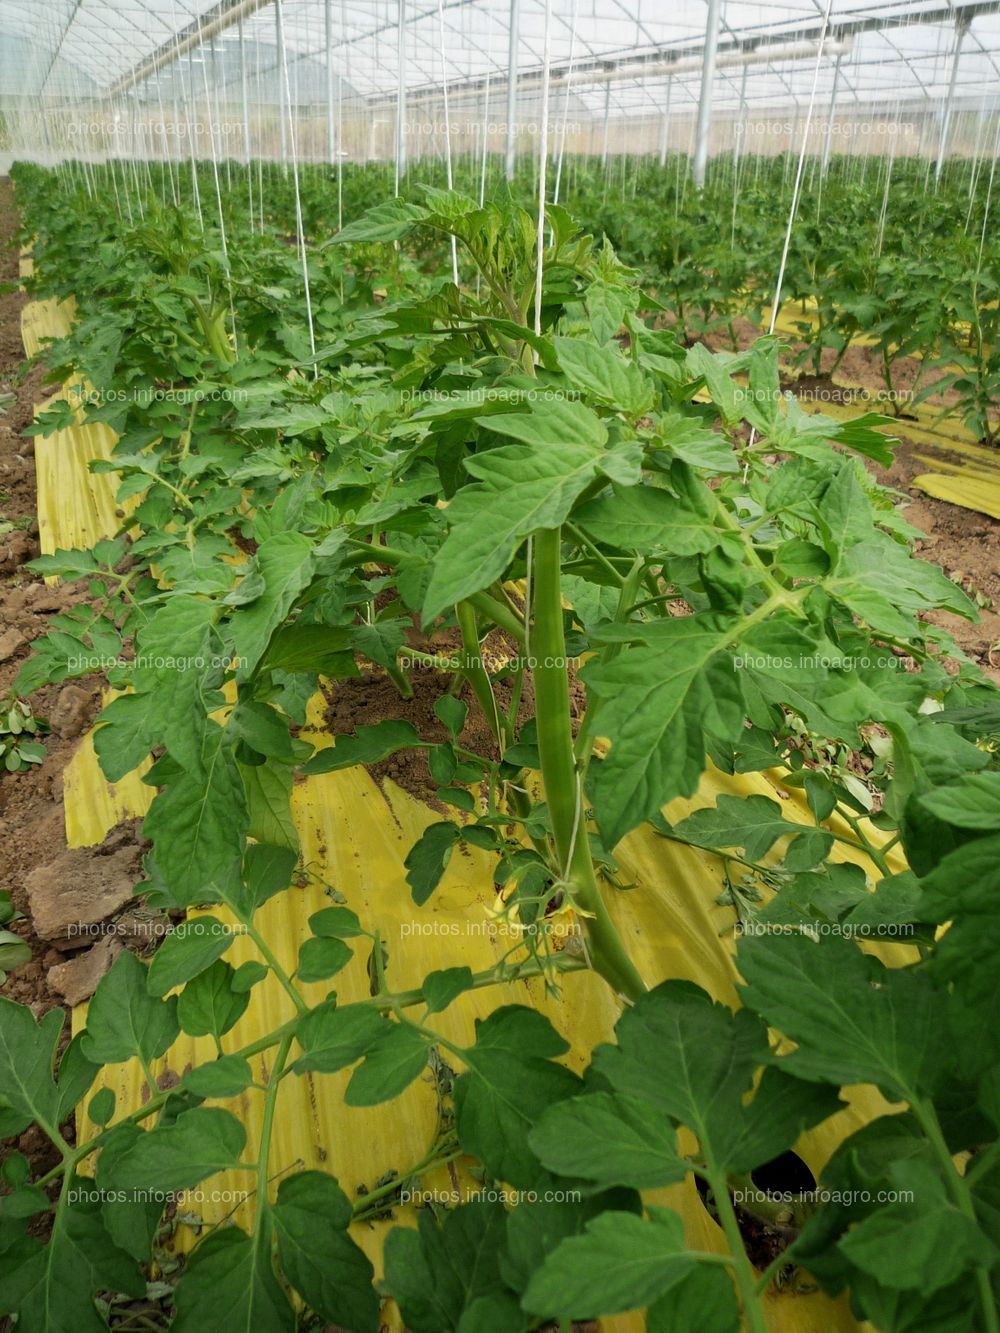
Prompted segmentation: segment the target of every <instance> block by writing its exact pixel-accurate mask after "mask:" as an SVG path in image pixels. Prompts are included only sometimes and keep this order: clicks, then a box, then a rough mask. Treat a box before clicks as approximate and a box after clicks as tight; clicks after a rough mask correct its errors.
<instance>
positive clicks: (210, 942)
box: [146, 916, 234, 996]
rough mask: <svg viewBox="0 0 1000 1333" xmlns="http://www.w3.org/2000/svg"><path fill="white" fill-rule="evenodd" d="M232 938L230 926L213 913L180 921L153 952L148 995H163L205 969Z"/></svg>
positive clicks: (220, 955) (222, 952)
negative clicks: (212, 914)
mask: <svg viewBox="0 0 1000 1333" xmlns="http://www.w3.org/2000/svg"><path fill="white" fill-rule="evenodd" d="M233 939H234V936H233V933H232V931H231V930H230V928H229V927H228V926H226V925H224V924H223V923H222V922H221V921H219V920H218V919H217V918H216V917H214V916H195V917H191V919H190V920H188V921H182V922H180V924H179V925H176V926H175V927H174V928H173V930H172V931H171V932H170V934H169V935H167V936H166V937H165V938H164V940H163V942H162V944H161V945H160V947H159V948H158V949H157V951H156V953H155V954H154V955H153V961H152V962H151V963H150V965H149V971H148V973H147V976H146V988H147V990H148V991H149V993H150V995H158V996H164V995H166V994H167V993H168V992H169V991H172V990H173V989H174V987H175V986H183V985H184V983H185V982H186V981H190V980H191V978H192V977H196V976H198V974H199V973H200V972H204V971H205V969H206V968H209V967H211V966H212V964H213V963H214V962H215V960H216V959H217V958H221V957H222V955H223V954H224V953H225V952H226V950H227V949H228V948H229V946H230V945H231V944H232V942H233Z"/></svg>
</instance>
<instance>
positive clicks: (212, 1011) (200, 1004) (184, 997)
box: [154, 959, 250, 1037]
mask: <svg viewBox="0 0 1000 1333" xmlns="http://www.w3.org/2000/svg"><path fill="white" fill-rule="evenodd" d="M155 961H156V960H155V959H154V962H155ZM244 966H246V964H244ZM237 975H238V974H237V972H235V971H234V970H233V968H232V967H231V966H230V964H229V963H227V962H225V961H223V960H222V959H219V960H218V961H217V962H214V963H212V965H211V966H210V967H207V968H206V969H205V970H204V971H203V972H201V973H199V974H198V975H197V976H195V977H193V978H192V979H191V980H190V981H189V982H188V983H187V985H186V986H185V987H184V989H183V990H182V991H181V993H180V995H178V997H177V1020H178V1022H179V1023H180V1025H181V1028H182V1029H183V1030H184V1031H185V1032H187V1033H188V1034H189V1035H190V1036H192V1037H205V1036H213V1037H221V1036H223V1035H224V1034H225V1033H226V1032H228V1031H229V1029H230V1028H231V1027H233V1026H234V1025H235V1024H236V1023H238V1022H239V1020H240V1019H241V1018H242V1017H243V1015H244V1013H245V1012H246V1009H247V1006H248V1005H249V1003H250V992H249V988H247V989H244V990H238V989H237V981H236V978H237Z"/></svg>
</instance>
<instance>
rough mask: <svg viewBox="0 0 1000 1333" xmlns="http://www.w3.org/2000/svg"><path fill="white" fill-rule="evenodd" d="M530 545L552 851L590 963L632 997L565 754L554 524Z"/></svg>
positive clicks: (565, 687) (632, 976) (636, 990)
mask: <svg viewBox="0 0 1000 1333" xmlns="http://www.w3.org/2000/svg"><path fill="white" fill-rule="evenodd" d="M533 545H534V557H533V569H532V589H533V593H534V620H533V624H532V629H531V656H532V658H533V663H532V669H533V674H534V682H535V712H536V721H537V726H538V752H539V756H540V758H541V766H542V781H543V783H544V786H545V799H546V801H547V802H548V807H549V815H550V818H551V820H552V831H553V836H554V839H555V845H556V854H557V856H558V858H559V864H560V866H561V867H562V870H563V875H564V876H565V878H566V880H567V881H568V883H569V885H570V888H571V891H572V896H573V899H574V901H575V903H576V904H577V906H578V907H579V908H580V910H581V912H582V913H583V914H584V915H585V918H586V930H587V945H588V951H589V954H590V960H591V962H592V964H593V966H594V968H595V969H596V970H597V971H598V972H600V974H601V976H603V977H604V979H605V980H606V981H607V982H608V983H609V984H610V985H611V986H613V987H614V989H615V990H617V991H620V992H621V993H622V994H623V995H626V996H628V998H629V999H633V1000H634V999H636V998H637V997H638V996H640V995H641V994H642V993H643V992H644V991H645V990H646V984H645V982H644V981H643V979H642V977H641V976H640V975H639V972H638V971H637V969H636V967H635V964H634V963H633V962H632V960H631V959H630V958H629V956H628V954H627V953H626V951H625V948H624V945H623V944H622V941H621V939H620V937H619V935H618V932H617V930H616V929H615V926H614V923H613V922H612V920H611V917H610V916H609V915H608V909H607V907H606V906H605V904H604V899H603V898H602V897H601V891H600V888H599V887H598V884H597V877H596V875H595V873H594V862H593V859H592V857H591V854H590V842H589V839H588V836H587V822H586V818H585V816H584V812H583V809H582V803H583V792H582V784H581V780H580V775H579V773H578V772H577V767H576V761H575V757H574V754H573V729H572V723H571V720H570V708H569V673H568V671H567V658H566V642H565V636H564V634H563V609H562V595H561V583H560V566H559V557H560V547H561V541H560V532H559V530H558V529H555V530H543V531H539V532H536V533H535V534H534V538H533Z"/></svg>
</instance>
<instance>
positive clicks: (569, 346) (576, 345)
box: [552, 337, 653, 416]
mask: <svg viewBox="0 0 1000 1333" xmlns="http://www.w3.org/2000/svg"><path fill="white" fill-rule="evenodd" d="M552 345H553V347H554V348H555V351H556V356H557V357H558V360H559V365H560V367H561V368H562V371H563V373H564V374H565V376H566V378H567V379H568V380H569V382H570V383H571V384H572V385H573V386H574V388H576V389H579V390H580V391H581V392H582V393H584V394H586V395H587V397H589V398H596V399H597V400H598V402H602V403H606V404H607V405H608V406H609V407H613V408H615V409H617V410H618V411H622V412H627V413H629V415H630V416H641V415H642V413H643V412H648V411H649V409H650V407H651V406H652V403H653V391H652V386H651V385H650V383H649V381H648V379H647V378H646V376H645V375H644V374H643V373H642V371H640V370H639V368H638V366H637V365H635V363H634V362H632V361H626V360H625V358H624V356H622V353H621V351H620V349H619V348H618V346H617V344H614V343H608V344H606V345H605V346H604V347H596V346H595V345H594V344H593V343H592V342H590V341H589V340H588V339H586V338H559V337H556V338H553V339H552Z"/></svg>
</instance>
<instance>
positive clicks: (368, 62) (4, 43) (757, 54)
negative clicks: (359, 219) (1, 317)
mask: <svg viewBox="0 0 1000 1333" xmlns="http://www.w3.org/2000/svg"><path fill="white" fill-rule="evenodd" d="M708 10H709V6H708V3H707V0H672V3H669V4H668V3H666V0H551V23H550V29H549V54H550V60H551V67H552V72H553V87H556V88H558V87H564V88H565V87H568V86H571V87H572V90H573V93H574V95H575V96H576V97H577V98H578V99H579V103H578V105H580V106H582V107H584V108H586V109H588V110H590V111H598V110H601V109H603V108H604V106H605V104H606V102H607V103H608V104H610V106H611V108H612V109H613V110H614V112H615V113H616V114H626V115H637V116H639V115H643V114H650V113H653V112H655V110H656V109H657V108H660V107H662V105H663V102H664V98H665V96H666V87H667V84H668V82H669V85H670V95H671V98H672V99H673V103H672V104H673V106H674V107H675V109H676V110H678V111H681V110H683V109H684V108H685V107H688V108H690V107H692V106H693V105H694V104H695V103H696V102H697V99H698V93H699V86H700V72H701V64H702V53H703V49H704V45H705V40H706V18H707V14H708ZM545 12H546V4H545V0H440V3H439V0H282V3H281V15H280V17H281V23H282V27H283V39H284V46H285V51H286V53H287V57H288V61H289V64H290V65H291V67H292V79H293V81H294V92H293V97H294V98H295V99H296V100H298V101H308V100H319V99H320V98H321V97H322V96H323V95H325V84H326V76H325V70H326V60H327V41H328V35H329V37H330V43H329V45H330V50H329V59H330V63H331V65H332V68H333V71H334V75H335V77H336V78H337V79H340V80H342V81H343V87H344V90H345V93H347V94H348V95H352V96H356V97H359V98H363V99H367V100H369V101H372V102H376V103H377V102H380V101H386V102H389V101H391V100H393V99H394V98H395V97H396V96H397V92H398V87H399V83H400V41H399V16H400V13H402V14H403V20H404V25H403V26H404V32H403V41H402V52H403V60H402V69H403V80H404V82H405V86H406V89H407V91H408V92H410V93H413V94H418V93H420V92H423V91H426V92H427V93H433V94H437V93H438V92H439V91H440V89H441V86H442V79H443V77H446V78H447V81H448V85H449V88H451V89H455V90H459V89H461V88H462V87H468V88H481V87H483V86H484V85H485V83H486V81H487V80H488V79H489V80H491V81H497V82H502V83H505V82H506V80H507V74H508V59H509V36H510V29H511V21H512V14H514V15H515V16H516V43H515V45H516V59H517V70H518V77H519V81H520V83H519V91H520V92H521V94H522V95H524V94H525V93H526V92H529V91H530V89H531V84H532V82H533V81H536V82H537V80H538V79H539V77H540V71H541V69H542V66H543V60H544V43H545ZM824 20H825V5H824V4H823V3H821V0H771V2H770V3H766V4H757V3H751V0H723V2H722V12H721V22H720V28H719V39H718V63H717V70H716V78H715V86H714V94H713V101H714V104H715V106H716V107H717V108H725V107H731V108H736V107H738V106H740V105H741V103H742V104H744V105H746V106H753V105H757V106H758V107H764V106H782V105H787V106H790V107H795V106H797V105H798V104H800V103H803V102H805V101H807V100H808V99H809V97H810V94H811V91H812V88H813V81H814V78H815V77H817V50H818V43H819V40H820V38H821V37H823V51H822V53H821V55H820V59H819V62H818V63H819V68H818V78H817V83H816V88H817V92H818V94H819V95H820V96H823V95H824V93H829V92H830V90H831V89H832V87H833V83H834V80H835V79H836V80H837V81H838V95H839V96H840V97H842V98H843V99H844V100H846V101H847V102H850V101H851V100H853V101H855V102H857V103H863V104H868V105H870V104H873V103H878V104H887V103H888V104H891V103H893V102H896V101H899V102H913V101H915V100H916V101H920V102H924V103H927V102H930V103H933V102H937V101H940V100H943V99H944V97H945V96H946V94H947V92H948V88H949V85H950V82H951V78H952V72H953V69H954V71H955V91H956V93H957V95H958V96H959V97H960V98H961V99H963V101H964V103H965V104H966V105H973V106H980V107H983V108H992V107H993V106H995V105H996V104H997V103H998V101H1000V7H998V5H997V3H995V0H990V3H982V2H981V0H979V2H974V3H947V2H946V0H879V2H877V3H873V4H867V5H861V4H858V3H857V0H831V4H830V9H829V19H828V22H827V23H826V24H825V22H824ZM328 23H329V29H328V28H327V24H328ZM824 28H825V34H824ZM277 29H278V15H277V14H276V8H275V4H274V0H222V2H221V3H220V2H219V0H0V90H2V92H3V93H4V94H5V95H7V96H14V97H29V98H39V97H41V98H45V99H46V100H48V99H59V100H63V101H65V100H66V99H83V98H89V97H93V96H95V95H102V94H106V93H122V94H126V93H128V94H131V93H132V92H133V90H135V92H136V93H137V94H138V95H139V96H145V97H151V96H152V97H156V96H161V97H162V96H165V95H166V96H169V95H171V92H176V90H177V88H178V87H179V88H180V89H181V91H183V90H184V88H185V87H188V88H197V87H200V86H201V83H202V80H203V79H204V77H205V74H204V73H203V71H201V70H200V69H199V68H198V66H200V65H202V64H206V63H207V64H208V66H209V69H210V71H211V73H210V76H209V77H210V78H211V79H212V82H213V84H214V86H215V87H220V86H221V87H226V86H228V85H230V84H236V83H238V81H239V79H240V77H241V75H240V71H241V68H242V67H241V64H240V59H241V57H240V50H241V44H242V51H243V60H244V62H245V65H246V68H247V69H248V70H249V76H250V81H251V83H252V84H253V86H254V90H255V93H256V95H257V96H258V97H260V96H261V95H262V94H263V95H264V96H267V97H269V98H274V99H277V97H278V96H280V81H279V79H278V77H277V75H278V71H279V69H280V64H279V61H278V59H277ZM959 39H960V43H961V44H960V50H959V55H958V60H957V62H955V60H954V56H955V50H956V44H957V42H958V41H959ZM838 66H839V72H837V70H838ZM195 80H196V81H197V82H195Z"/></svg>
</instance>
